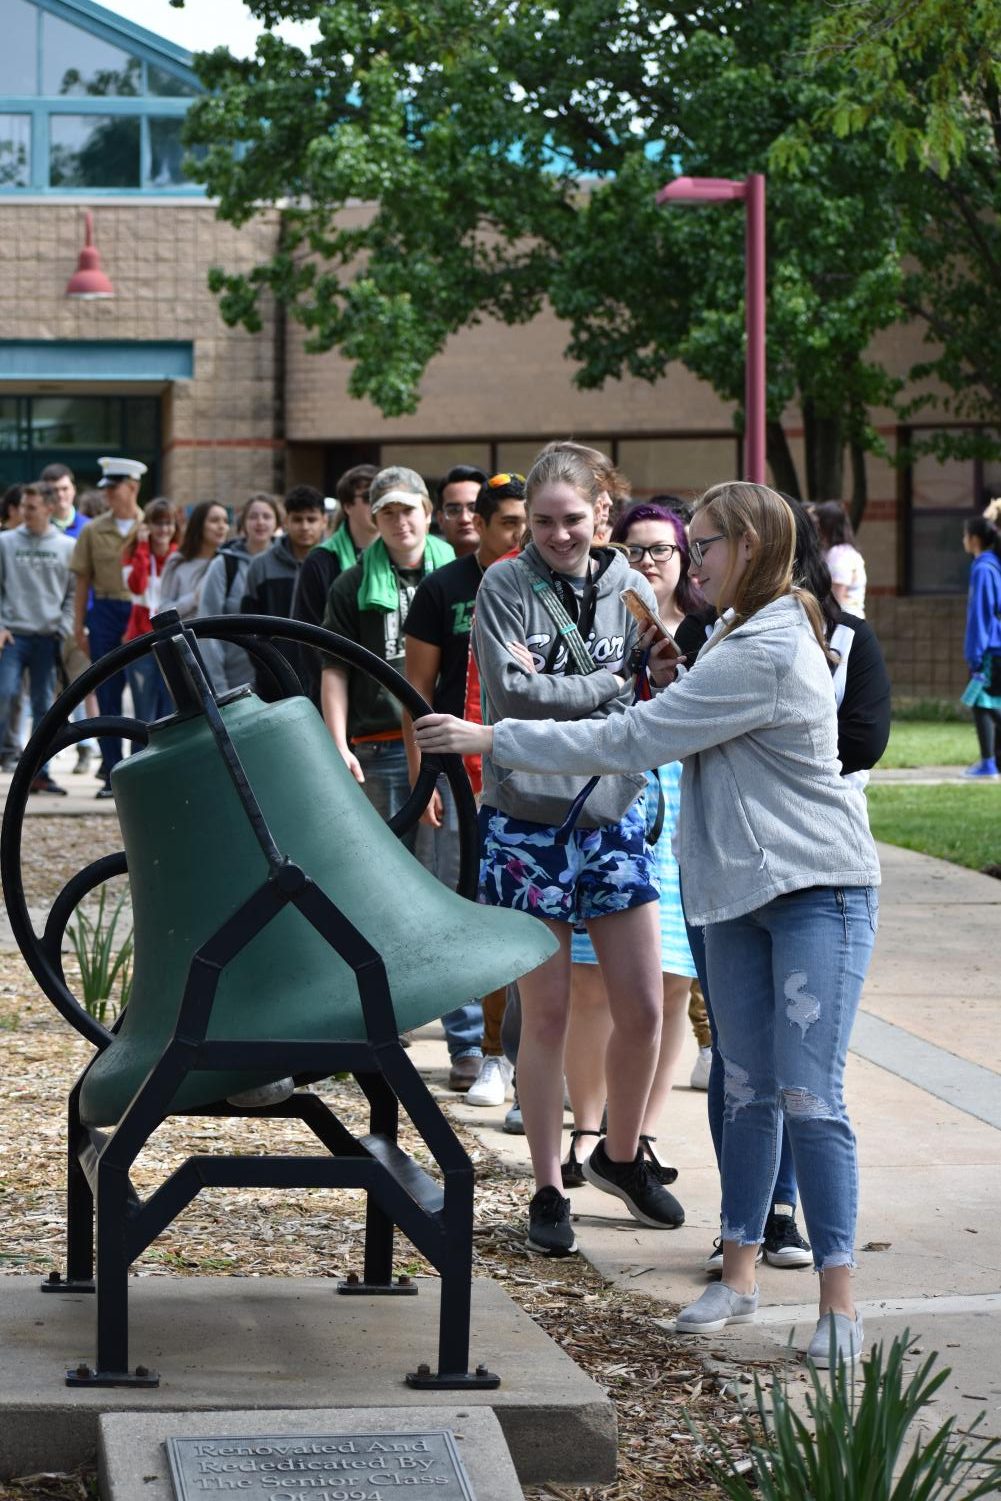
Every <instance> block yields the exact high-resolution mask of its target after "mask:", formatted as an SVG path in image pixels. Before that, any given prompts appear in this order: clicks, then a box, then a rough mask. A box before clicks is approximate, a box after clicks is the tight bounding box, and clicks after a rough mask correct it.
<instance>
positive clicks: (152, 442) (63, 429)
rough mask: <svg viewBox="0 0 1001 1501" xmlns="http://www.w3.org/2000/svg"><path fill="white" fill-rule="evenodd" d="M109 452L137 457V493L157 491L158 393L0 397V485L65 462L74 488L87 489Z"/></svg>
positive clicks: (158, 452) (94, 480)
mask: <svg viewBox="0 0 1001 1501" xmlns="http://www.w3.org/2000/svg"><path fill="white" fill-rule="evenodd" d="M109 452H111V453H125V454H128V456H129V458H130V459H140V460H142V462H143V463H144V464H146V465H147V467H148V469H149V473H148V474H147V475H146V476H145V477H144V479H143V487H142V497H141V498H142V499H143V500H148V499H149V497H150V496H151V495H155V494H156V493H157V490H158V488H159V485H160V398H159V397H157V396H74V395H72V394H70V395H66V396H0V489H3V488H5V487H6V486H7V485H13V484H16V483H23V482H24V481H25V480H28V479H34V478H35V477H36V476H37V475H38V474H39V473H40V472H41V470H42V469H44V468H45V465H46V464H68V465H69V466H70V468H71V469H72V470H73V473H74V474H75V475H76V483H77V489H78V490H84V489H87V488H88V486H91V485H94V484H96V483H97V480H98V479H99V477H100V468H99V466H98V462H97V461H98V459H99V458H100V457H101V455H102V454H106V453H109Z"/></svg>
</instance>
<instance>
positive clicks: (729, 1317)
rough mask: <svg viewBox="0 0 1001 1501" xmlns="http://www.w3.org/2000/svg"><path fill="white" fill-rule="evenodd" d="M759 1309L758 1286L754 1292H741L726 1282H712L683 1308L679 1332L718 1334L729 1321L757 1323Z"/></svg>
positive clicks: (678, 1319)
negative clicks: (699, 1296)
mask: <svg viewBox="0 0 1001 1501" xmlns="http://www.w3.org/2000/svg"><path fill="white" fill-rule="evenodd" d="M757 1311H758V1289H757V1286H755V1289H754V1291H753V1293H738V1292H734V1290H733V1288H732V1287H728V1286H727V1284H726V1283H725V1282H712V1283H710V1285H709V1286H708V1287H707V1288H706V1290H705V1292H704V1293H703V1294H702V1296H701V1298H697V1299H696V1300H695V1302H694V1303H689V1305H688V1307H687V1308H683V1309H682V1310H681V1312H680V1313H679V1314H678V1317H677V1319H676V1320H675V1322H674V1327H675V1329H676V1330H677V1332H678V1333H679V1334H718V1333H719V1331H720V1330H721V1329H725V1328H726V1326H727V1324H753V1322H754V1316H755V1314H756V1313H757Z"/></svg>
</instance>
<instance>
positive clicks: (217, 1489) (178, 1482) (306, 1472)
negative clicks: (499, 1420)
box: [167, 1428, 476, 1501]
mask: <svg viewBox="0 0 1001 1501" xmlns="http://www.w3.org/2000/svg"><path fill="white" fill-rule="evenodd" d="M167 1456H168V1458H169V1460H170V1475H171V1479H172V1481H173V1483H174V1493H175V1495H176V1497H177V1501H204V1498H206V1497H209V1496H218V1495H232V1496H242V1497H245V1498H246V1501H269V1498H271V1501H274V1498H276V1497H277V1498H279V1501H282V1498H292V1497H300V1498H305V1497H310V1498H312V1501H403V1498H404V1497H417V1496H428V1497H432V1496H433V1497H436V1498H437V1501H476V1498H475V1496H474V1493H473V1489H472V1487H471V1486H470V1484H469V1480H468V1478H467V1476H466V1472H465V1470H464V1469H463V1467H462V1461H461V1460H460V1458H459V1455H458V1452H457V1450H456V1446H455V1438H454V1436H453V1435H452V1433H451V1431H450V1430H449V1429H447V1428H441V1429H437V1430H433V1431H431V1432H430V1433H322V1434H320V1433H293V1434H288V1433H286V1434H274V1435H270V1434H255V1435H253V1436H250V1437H248V1436H246V1435H229V1436H222V1437H218V1438H169V1439H167Z"/></svg>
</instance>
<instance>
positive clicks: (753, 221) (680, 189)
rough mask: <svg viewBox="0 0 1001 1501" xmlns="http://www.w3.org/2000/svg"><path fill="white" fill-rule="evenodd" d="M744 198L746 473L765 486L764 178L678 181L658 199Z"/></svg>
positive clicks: (716, 200)
mask: <svg viewBox="0 0 1001 1501" xmlns="http://www.w3.org/2000/svg"><path fill="white" fill-rule="evenodd" d="M733 198H742V199H743V200H744V204H745V207H746V221H745V223H746V239H745V252H744V262H745V270H746V274H747V295H746V298H745V305H746V320H747V357H746V358H747V363H746V366H745V388H744V389H745V397H744V469H745V471H746V474H747V478H748V479H749V480H752V481H753V482H754V483H755V484H758V485H763V484H764V483H765V176H764V173H763V172H750V173H748V175H747V177H746V178H745V179H744V180H743V182H741V181H739V180H737V179H734V178H731V177H676V178H675V179H674V181H673V182H669V183H668V184H667V186H666V187H664V188H661V190H660V192H659V193H658V194H657V202H658V203H723V202H726V201H728V200H730V199H733Z"/></svg>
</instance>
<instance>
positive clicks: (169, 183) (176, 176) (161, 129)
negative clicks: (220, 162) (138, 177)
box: [143, 115, 205, 188]
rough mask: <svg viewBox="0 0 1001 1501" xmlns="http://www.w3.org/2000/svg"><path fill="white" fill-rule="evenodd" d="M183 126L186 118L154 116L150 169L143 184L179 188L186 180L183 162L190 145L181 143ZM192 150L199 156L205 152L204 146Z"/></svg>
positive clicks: (151, 132) (151, 126)
mask: <svg viewBox="0 0 1001 1501" xmlns="http://www.w3.org/2000/svg"><path fill="white" fill-rule="evenodd" d="M183 127H184V121H183V120H182V119H180V118H179V117H178V116H176V115H175V116H174V117H173V119H166V120H161V119H158V118H157V117H156V116H155V115H153V116H151V118H150V121H149V171H148V173H147V174H146V176H145V178H144V179H143V187H144V188H178V187H184V186H185V185H186V184H187V181H188V179H187V177H186V176H185V174H184V166H183V163H184V158H185V155H186V154H187V149H186V147H184V146H183V145H182V144H181V131H182V129H183ZM190 154H191V156H193V157H195V158H196V159H199V158H201V157H203V156H204V155H205V148H204V147H203V146H196V147H195V149H194V150H193V151H192V152H191V153H190Z"/></svg>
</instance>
